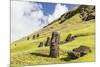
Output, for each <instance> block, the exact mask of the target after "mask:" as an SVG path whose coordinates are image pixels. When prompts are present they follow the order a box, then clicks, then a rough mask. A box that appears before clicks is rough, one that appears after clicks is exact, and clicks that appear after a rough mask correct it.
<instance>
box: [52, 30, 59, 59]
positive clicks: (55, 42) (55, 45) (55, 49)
mask: <svg viewBox="0 0 100 67" xmlns="http://www.w3.org/2000/svg"><path fill="white" fill-rule="evenodd" d="M59 41H60V33H59V32H53V33H52V37H51V45H50V57H53V58H56V57H58V56H59Z"/></svg>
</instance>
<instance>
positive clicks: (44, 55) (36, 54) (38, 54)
mask: <svg viewBox="0 0 100 67" xmlns="http://www.w3.org/2000/svg"><path fill="white" fill-rule="evenodd" d="M30 54H31V55H35V56H42V57H49V56H48V55H46V54H41V53H30Z"/></svg>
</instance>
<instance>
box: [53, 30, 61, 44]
mask: <svg viewBox="0 0 100 67" xmlns="http://www.w3.org/2000/svg"><path fill="white" fill-rule="evenodd" d="M59 40H60V33H59V32H56V31H54V32H52V37H51V41H52V42H51V43H53V42H56V43H59ZM51 45H53V44H51Z"/></svg>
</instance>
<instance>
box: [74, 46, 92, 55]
mask: <svg viewBox="0 0 100 67" xmlns="http://www.w3.org/2000/svg"><path fill="white" fill-rule="evenodd" d="M73 51H74V52H79V53H80V55H81V56H84V55H86V54H87V53H89V52H91V49H90V48H89V47H87V46H80V47H78V48H75V49H73Z"/></svg>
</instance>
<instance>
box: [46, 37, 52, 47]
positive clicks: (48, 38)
mask: <svg viewBox="0 0 100 67" xmlns="http://www.w3.org/2000/svg"><path fill="white" fill-rule="evenodd" d="M50 41H51V40H50V37H47V40H46V42H45V46H49V45H50Z"/></svg>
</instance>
